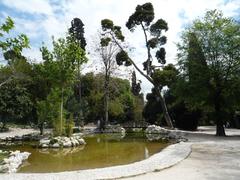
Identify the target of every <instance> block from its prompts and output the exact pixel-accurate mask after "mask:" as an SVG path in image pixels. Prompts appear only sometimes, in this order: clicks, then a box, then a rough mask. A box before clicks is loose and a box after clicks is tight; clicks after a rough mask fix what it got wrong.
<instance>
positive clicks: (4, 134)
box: [0, 128, 39, 138]
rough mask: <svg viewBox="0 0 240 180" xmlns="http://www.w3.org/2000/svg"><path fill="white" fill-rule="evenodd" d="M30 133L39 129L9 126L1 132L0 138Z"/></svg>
mask: <svg viewBox="0 0 240 180" xmlns="http://www.w3.org/2000/svg"><path fill="white" fill-rule="evenodd" d="M30 133H39V130H35V129H22V128H10V130H9V131H7V132H1V133H0V138H6V137H14V136H22V135H26V134H30Z"/></svg>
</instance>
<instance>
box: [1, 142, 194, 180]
mask: <svg viewBox="0 0 240 180" xmlns="http://www.w3.org/2000/svg"><path fill="white" fill-rule="evenodd" d="M191 146H192V143H189V142H180V143H177V144H172V145H170V146H168V147H166V148H165V149H163V150H162V151H161V152H159V153H157V154H154V155H152V156H150V157H149V158H148V159H145V160H142V161H138V162H135V163H131V164H127V165H119V166H112V167H105V168H96V169H87V170H77V171H65V172H59V173H16V174H3V175H0V178H4V179H18V180H21V179H24V180H26V179H33V180H34V179H39V178H40V179H64V180H66V179H116V178H123V177H132V176H137V175H141V174H145V173H148V172H153V171H160V170H163V169H166V168H169V167H172V166H174V165H175V164H177V163H179V162H180V161H182V160H184V159H185V158H187V157H188V156H189V154H190V153H191Z"/></svg>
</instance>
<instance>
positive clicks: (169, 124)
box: [157, 88, 173, 129]
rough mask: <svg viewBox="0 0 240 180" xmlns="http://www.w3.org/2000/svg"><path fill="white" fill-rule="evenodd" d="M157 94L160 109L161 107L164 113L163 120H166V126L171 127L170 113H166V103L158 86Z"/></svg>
mask: <svg viewBox="0 0 240 180" xmlns="http://www.w3.org/2000/svg"><path fill="white" fill-rule="evenodd" d="M157 95H158V97H159V101H160V103H161V106H162V109H163V115H164V118H165V121H166V122H167V125H168V127H169V128H171V129H173V124H172V120H171V117H170V115H169V113H168V109H167V105H166V102H165V99H164V97H163V96H162V95H161V90H160V89H159V88H157Z"/></svg>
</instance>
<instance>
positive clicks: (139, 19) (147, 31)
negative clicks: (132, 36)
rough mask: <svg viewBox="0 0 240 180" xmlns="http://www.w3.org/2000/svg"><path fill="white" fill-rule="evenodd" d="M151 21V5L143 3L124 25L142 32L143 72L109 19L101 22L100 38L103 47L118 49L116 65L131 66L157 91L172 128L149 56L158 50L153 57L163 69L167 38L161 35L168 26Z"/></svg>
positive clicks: (154, 67) (131, 29)
mask: <svg viewBox="0 0 240 180" xmlns="http://www.w3.org/2000/svg"><path fill="white" fill-rule="evenodd" d="M153 20H154V10H153V6H152V4H151V3H145V4H143V5H138V6H137V7H136V10H135V12H134V13H133V14H132V15H131V16H130V17H129V19H128V21H127V23H126V26H127V28H128V29H129V30H130V31H131V32H133V31H134V30H135V28H136V27H137V26H140V27H141V29H142V31H143V34H144V38H145V46H146V49H147V60H146V61H145V62H143V67H144V68H143V70H141V69H140V68H139V67H138V66H137V64H136V62H135V61H134V60H133V59H132V58H130V57H129V56H128V54H127V52H126V51H125V50H124V47H123V45H122V42H124V39H125V38H124V36H123V34H122V31H121V27H120V26H116V25H114V23H113V22H112V21H111V20H109V19H104V20H102V21H101V24H102V30H103V31H104V34H105V35H106V37H104V38H102V41H104V42H105V46H107V45H108V44H109V42H113V43H115V44H116V45H117V46H118V47H119V49H120V52H119V53H118V54H117V55H116V61H117V64H118V65H123V64H124V65H125V66H129V65H133V66H134V67H135V69H136V70H137V71H138V72H139V73H140V74H141V75H142V76H144V77H145V78H146V79H147V80H148V81H149V82H150V83H151V84H153V86H154V87H155V89H156V90H157V94H158V100H159V101H160V103H161V106H162V109H163V114H164V117H165V120H166V122H167V124H168V126H169V127H170V128H172V127H173V125H172V121H171V118H170V116H169V113H168V109H167V106H166V103H165V99H164V97H163V96H162V94H161V90H162V88H163V85H162V84H161V83H160V84H157V83H156V82H155V81H154V78H153V77H154V76H155V77H156V76H157V74H155V73H156V72H157V71H158V72H159V71H161V69H159V68H158V67H159V66H155V65H154V64H153V57H152V54H151V52H152V50H154V49H155V50H156V49H158V50H157V51H156V54H155V57H156V59H157V60H158V62H159V63H160V64H161V65H160V66H161V67H163V66H164V64H165V63H166V60H165V55H166V52H165V49H164V47H163V45H164V44H166V41H167V38H166V36H164V35H163V34H162V33H163V31H167V30H168V25H167V22H166V21H164V20H163V19H158V20H157V21H156V22H154V23H153ZM144 71H146V73H144Z"/></svg>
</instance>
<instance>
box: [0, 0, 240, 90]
mask: <svg viewBox="0 0 240 180" xmlns="http://www.w3.org/2000/svg"><path fill="white" fill-rule="evenodd" d="M146 2H151V3H152V4H153V7H154V11H155V19H159V18H162V19H164V20H166V21H167V23H168V27H169V30H168V31H167V32H166V34H165V35H166V36H167V39H168V41H167V44H166V45H165V48H166V52H167V54H166V60H167V63H173V64H175V63H176V53H177V48H176V43H177V42H179V41H180V34H181V32H182V31H183V30H184V28H185V27H186V26H188V25H189V24H190V23H191V22H192V21H193V20H194V19H196V18H199V17H202V16H203V15H204V14H205V12H206V11H207V10H213V9H219V10H222V11H223V13H224V15H225V16H227V17H234V18H236V19H238V20H240V0H148V1H145V0H0V23H3V22H4V19H5V18H6V17H7V16H10V17H11V18H12V19H13V20H14V22H15V30H14V33H15V34H18V33H24V34H26V35H27V36H28V37H29V39H30V45H31V49H27V50H24V52H23V53H24V55H25V56H26V57H28V58H29V59H31V60H33V61H37V62H39V61H41V54H40V51H39V48H40V47H41V45H42V43H43V42H44V44H46V45H47V46H49V47H50V48H51V37H52V36H54V37H56V38H58V37H63V36H64V35H65V34H66V32H67V29H68V28H69V27H70V23H71V20H72V19H73V18H75V17H78V18H80V19H81V20H82V21H83V23H84V24H85V37H86V40H87V44H88V45H87V51H88V57H89V66H86V71H88V70H89V69H88V68H89V67H90V69H91V68H92V69H96V68H98V67H95V66H99V65H97V63H94V61H95V60H96V55H95V54H94V53H91V52H92V50H93V48H94V45H93V44H94V42H96V41H95V39H96V38H97V32H98V31H99V30H100V22H101V20H102V19H105V18H108V19H112V20H113V21H114V24H116V25H120V26H122V30H123V34H124V35H125V37H126V40H127V43H128V45H129V47H132V48H133V52H132V53H131V54H130V55H131V58H132V59H134V60H135V61H136V62H137V64H138V65H139V67H141V68H142V62H143V61H145V60H146V58H147V54H146V50H145V49H144V36H143V33H142V32H141V31H140V30H138V29H137V30H136V31H135V32H134V33H131V32H129V31H128V30H127V28H126V27H125V23H126V21H127V20H128V17H129V16H130V15H131V14H132V13H133V12H134V11H135V7H136V6H137V5H138V4H140V5H141V4H144V3H146ZM122 70H123V71H126V72H130V71H132V70H133V67H129V68H128V69H125V70H124V69H122ZM125 77H129V75H128V76H125ZM137 78H138V79H140V80H141V81H142V92H144V93H147V92H150V91H151V88H152V86H151V84H150V83H148V82H147V80H145V79H144V78H143V77H141V75H140V74H138V73H137Z"/></svg>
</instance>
